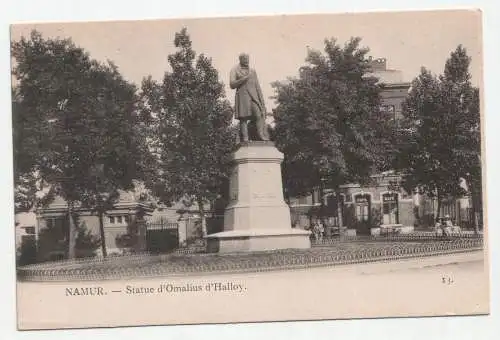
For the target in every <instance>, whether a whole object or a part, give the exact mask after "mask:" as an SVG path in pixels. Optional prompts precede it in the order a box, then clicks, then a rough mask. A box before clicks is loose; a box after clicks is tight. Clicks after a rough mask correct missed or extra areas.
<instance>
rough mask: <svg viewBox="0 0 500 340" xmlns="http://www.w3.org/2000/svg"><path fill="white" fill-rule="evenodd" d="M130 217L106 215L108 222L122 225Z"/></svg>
mask: <svg viewBox="0 0 500 340" xmlns="http://www.w3.org/2000/svg"><path fill="white" fill-rule="evenodd" d="M129 220H130V217H129V216H128V215H118V216H108V223H109V224H115V225H124V224H127V223H129Z"/></svg>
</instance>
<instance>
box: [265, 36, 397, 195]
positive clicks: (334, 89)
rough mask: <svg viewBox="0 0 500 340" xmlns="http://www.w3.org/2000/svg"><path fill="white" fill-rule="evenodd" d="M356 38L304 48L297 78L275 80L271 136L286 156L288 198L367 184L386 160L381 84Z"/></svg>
mask: <svg viewBox="0 0 500 340" xmlns="http://www.w3.org/2000/svg"><path fill="white" fill-rule="evenodd" d="M360 42H361V39H360V38H351V40H349V41H348V42H347V43H346V44H345V45H344V46H340V45H339V44H337V42H336V40H335V39H329V40H325V49H324V53H321V52H319V51H315V50H309V51H308V56H307V59H306V62H307V64H306V66H304V67H302V68H301V69H300V75H299V77H298V78H291V79H289V80H288V81H284V82H276V83H274V87H275V89H276V92H277V95H276V101H277V104H278V105H277V107H276V109H275V110H274V116H275V128H274V131H273V135H274V138H275V140H276V144H277V146H278V148H280V149H281V150H282V151H283V152H284V154H285V161H284V166H283V173H284V183H285V187H286V189H287V190H288V191H289V194H290V195H304V194H308V193H310V192H311V190H312V189H313V188H316V187H319V186H320V185H322V184H324V185H327V186H329V187H332V188H338V186H339V185H341V184H344V183H347V182H366V181H368V180H369V177H370V175H371V174H372V172H373V171H374V170H375V169H378V168H382V167H383V166H384V161H385V157H386V154H387V152H386V148H385V147H384V145H386V144H387V138H386V135H387V132H389V133H390V130H389V131H387V129H386V124H387V119H386V117H383V116H382V114H381V113H380V91H381V84H379V83H378V79H377V78H375V77H373V76H371V75H370V71H371V70H370V65H369V64H368V60H367V56H366V54H367V53H368V49H367V48H364V47H360Z"/></svg>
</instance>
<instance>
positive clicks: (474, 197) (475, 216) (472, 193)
mask: <svg viewBox="0 0 500 340" xmlns="http://www.w3.org/2000/svg"><path fill="white" fill-rule="evenodd" d="M467 184H468V185H469V192H470V196H471V201H472V218H473V219H474V221H472V222H473V223H474V233H475V234H479V213H478V209H477V206H478V198H477V194H476V192H475V190H474V185H473V184H472V181H470V180H469V181H468V183H467Z"/></svg>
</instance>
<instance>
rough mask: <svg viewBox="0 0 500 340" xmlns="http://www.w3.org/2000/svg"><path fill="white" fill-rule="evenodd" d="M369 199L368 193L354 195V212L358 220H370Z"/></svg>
mask: <svg viewBox="0 0 500 340" xmlns="http://www.w3.org/2000/svg"><path fill="white" fill-rule="evenodd" d="M371 201H372V200H371V196H370V195H369V194H357V195H355V196H354V204H355V213H356V218H357V220H358V221H360V222H368V221H370V210H371Z"/></svg>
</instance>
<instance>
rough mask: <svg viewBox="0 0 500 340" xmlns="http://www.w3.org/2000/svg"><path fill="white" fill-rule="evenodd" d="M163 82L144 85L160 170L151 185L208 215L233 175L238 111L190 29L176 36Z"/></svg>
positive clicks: (160, 194)
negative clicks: (195, 46)
mask: <svg viewBox="0 0 500 340" xmlns="http://www.w3.org/2000/svg"><path fill="white" fill-rule="evenodd" d="M174 45H175V47H176V48H177V51H176V52H175V53H173V54H171V55H169V56H168V61H169V63H170V67H171V72H168V71H167V72H165V75H164V77H163V82H161V83H158V82H155V81H153V80H152V78H151V77H149V78H145V79H144V80H143V83H142V99H143V115H144V116H146V117H148V118H147V119H148V120H149V122H150V126H151V128H150V140H151V145H152V151H153V152H154V153H155V155H156V161H157V162H156V163H155V170H154V171H152V172H151V178H150V179H151V180H150V181H149V182H148V183H149V186H150V187H151V188H153V191H154V192H155V193H156V195H157V196H158V197H160V199H161V200H162V201H163V202H165V203H172V202H175V201H178V200H181V199H184V200H186V201H188V202H191V203H196V204H198V207H199V209H200V214H201V215H202V217H203V216H204V213H203V208H204V206H205V205H206V203H209V202H213V201H214V200H215V199H216V198H217V197H218V194H219V192H220V188H221V187H223V186H224V182H225V181H227V179H228V176H229V170H230V167H229V163H230V160H231V157H230V155H231V151H233V148H234V145H235V136H234V129H231V122H232V117H233V111H232V109H231V106H230V104H229V102H228V101H227V100H226V98H225V94H224V85H223V84H222V82H220V81H219V75H218V72H217V70H216V69H215V68H214V67H213V65H212V62H211V59H210V58H208V57H206V56H205V55H203V54H200V55H199V56H198V57H197V56H196V53H195V51H194V50H193V48H192V42H191V39H190V37H189V34H188V32H187V30H186V29H185V28H184V29H182V30H181V31H180V32H178V33H176V35H175V39H174Z"/></svg>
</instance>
